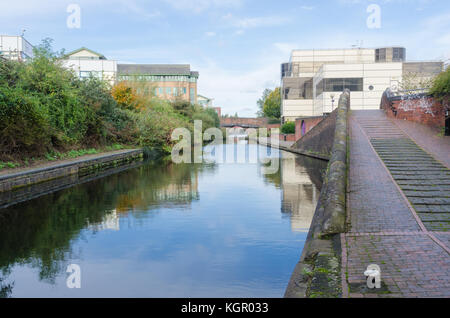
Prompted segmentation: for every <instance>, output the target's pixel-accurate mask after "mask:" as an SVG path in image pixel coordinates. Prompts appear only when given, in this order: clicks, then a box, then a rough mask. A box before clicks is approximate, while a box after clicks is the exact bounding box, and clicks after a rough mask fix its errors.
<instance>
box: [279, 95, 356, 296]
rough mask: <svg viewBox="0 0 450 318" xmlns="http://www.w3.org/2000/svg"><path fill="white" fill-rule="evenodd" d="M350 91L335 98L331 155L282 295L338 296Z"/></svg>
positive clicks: (343, 226) (344, 214)
mask: <svg viewBox="0 0 450 318" xmlns="http://www.w3.org/2000/svg"><path fill="white" fill-rule="evenodd" d="M349 110H350V91H348V90H346V91H344V93H343V94H342V95H341V96H340V98H339V107H338V110H337V118H336V127H335V134H334V140H333V147H332V153H331V158H330V160H329V162H328V168H327V172H326V176H325V178H324V183H323V186H322V189H321V192H320V197H319V201H318V204H317V207H316V210H315V213H314V217H313V220H312V222H311V227H310V229H309V232H308V236H307V238H306V242H305V245H304V248H303V252H302V255H301V258H300V261H299V262H298V263H297V265H296V267H295V269H294V272H293V273H292V276H291V279H290V281H289V284H288V286H287V288H286V292H285V295H284V297H287V298H315V297H341V296H342V276H341V240H340V233H344V232H345V226H346V194H347V171H348V169H347V163H348V162H347V159H348V142H347V141H348V112H349Z"/></svg>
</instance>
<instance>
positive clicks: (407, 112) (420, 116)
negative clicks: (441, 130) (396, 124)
mask: <svg viewBox="0 0 450 318" xmlns="http://www.w3.org/2000/svg"><path fill="white" fill-rule="evenodd" d="M381 108H382V109H383V110H384V111H385V112H386V115H387V116H388V117H392V118H397V119H405V120H409V121H413V122H416V123H420V124H423V125H428V126H432V127H444V126H445V107H443V105H442V103H440V102H439V101H437V100H435V99H433V98H432V97H426V96H425V97H419V98H413V99H405V100H393V101H389V99H388V98H385V96H383V99H382V101H381Z"/></svg>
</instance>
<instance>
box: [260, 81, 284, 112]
mask: <svg viewBox="0 0 450 318" xmlns="http://www.w3.org/2000/svg"><path fill="white" fill-rule="evenodd" d="M256 103H257V104H258V108H259V111H258V112H257V113H256V115H257V116H258V117H268V118H276V119H279V118H280V117H281V95H280V88H279V87H277V88H275V89H274V90H271V89H268V88H266V89H265V90H264V92H263V95H262V97H261V98H260V99H258V101H257V102H256Z"/></svg>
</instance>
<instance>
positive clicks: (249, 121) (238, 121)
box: [220, 117, 267, 127]
mask: <svg viewBox="0 0 450 318" xmlns="http://www.w3.org/2000/svg"><path fill="white" fill-rule="evenodd" d="M220 125H221V126H223V125H227V126H228V125H235V126H239V125H251V126H258V127H266V126H267V118H232V117H230V118H221V119H220Z"/></svg>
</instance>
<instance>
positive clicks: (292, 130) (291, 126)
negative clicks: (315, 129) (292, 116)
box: [281, 121, 295, 134]
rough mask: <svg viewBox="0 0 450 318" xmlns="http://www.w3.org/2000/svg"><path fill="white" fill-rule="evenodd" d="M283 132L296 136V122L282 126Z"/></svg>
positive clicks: (289, 122)
mask: <svg viewBox="0 0 450 318" xmlns="http://www.w3.org/2000/svg"><path fill="white" fill-rule="evenodd" d="M281 132H282V133H283V134H295V122H293V121H288V122H287V123H285V124H283V125H282V126H281Z"/></svg>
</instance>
